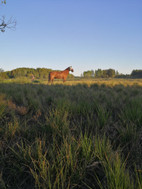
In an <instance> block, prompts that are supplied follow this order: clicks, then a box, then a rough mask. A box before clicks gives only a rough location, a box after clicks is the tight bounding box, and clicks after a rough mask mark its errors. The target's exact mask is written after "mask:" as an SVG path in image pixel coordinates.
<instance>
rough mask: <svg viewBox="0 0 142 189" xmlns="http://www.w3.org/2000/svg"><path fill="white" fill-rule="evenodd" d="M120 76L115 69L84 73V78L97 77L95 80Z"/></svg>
mask: <svg viewBox="0 0 142 189" xmlns="http://www.w3.org/2000/svg"><path fill="white" fill-rule="evenodd" d="M116 74H118V72H116V71H115V70H114V69H108V70H101V69H98V70H95V71H93V70H88V71H85V72H83V77H95V78H108V77H115V75H116Z"/></svg>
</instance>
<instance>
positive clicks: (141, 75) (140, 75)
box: [131, 70, 142, 78]
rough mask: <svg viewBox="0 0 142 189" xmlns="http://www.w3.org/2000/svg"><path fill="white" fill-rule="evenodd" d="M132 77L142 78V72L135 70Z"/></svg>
mask: <svg viewBox="0 0 142 189" xmlns="http://www.w3.org/2000/svg"><path fill="white" fill-rule="evenodd" d="M131 76H132V77H134V78H142V70H133V71H132V73H131Z"/></svg>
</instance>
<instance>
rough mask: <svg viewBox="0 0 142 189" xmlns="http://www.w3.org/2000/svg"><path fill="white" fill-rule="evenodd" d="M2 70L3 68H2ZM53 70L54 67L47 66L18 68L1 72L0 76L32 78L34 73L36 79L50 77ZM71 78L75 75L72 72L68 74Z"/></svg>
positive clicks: (5, 77) (4, 77) (3, 77)
mask: <svg viewBox="0 0 142 189" xmlns="http://www.w3.org/2000/svg"><path fill="white" fill-rule="evenodd" d="M0 70H2V69H0ZM51 71H53V70H52V69H47V68H37V69H34V68H17V69H14V70H12V71H7V72H0V78H2V79H8V78H20V77H27V78H31V77H32V75H34V77H35V78H36V79H48V75H49V72H51ZM68 77H69V78H72V77H74V76H73V75H72V74H69V75H68Z"/></svg>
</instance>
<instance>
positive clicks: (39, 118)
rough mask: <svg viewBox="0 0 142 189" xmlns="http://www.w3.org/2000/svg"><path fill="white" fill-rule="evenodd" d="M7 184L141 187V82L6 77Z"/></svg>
mask: <svg viewBox="0 0 142 189" xmlns="http://www.w3.org/2000/svg"><path fill="white" fill-rule="evenodd" d="M0 156H1V158H0V188H14V189H19V188H21V189H27V188H39V189H42V188H43V189H46V188H47V189H48V188H49V189H56V188H57V189H71V188H74V189H78V188H80V189H88V188H90V189H94V188H101V189H102V188H112V189H115V188H124V189H125V188H129V189H141V188H142V161H141V159H142V80H119V79H117V80H116V79H112V80H109V79H108V80H67V81H66V82H65V83H63V82H62V81H58V80H56V81H55V82H54V84H52V85H51V84H47V81H46V80H37V81H36V82H35V81H34V82H31V81H30V80H25V81H24V80H22V79H20V80H5V81H1V82H0Z"/></svg>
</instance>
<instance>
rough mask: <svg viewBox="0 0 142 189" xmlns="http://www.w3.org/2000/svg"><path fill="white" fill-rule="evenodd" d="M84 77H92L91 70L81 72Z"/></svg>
mask: <svg viewBox="0 0 142 189" xmlns="http://www.w3.org/2000/svg"><path fill="white" fill-rule="evenodd" d="M83 76H84V77H94V71H93V70H88V71H85V72H83Z"/></svg>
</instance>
